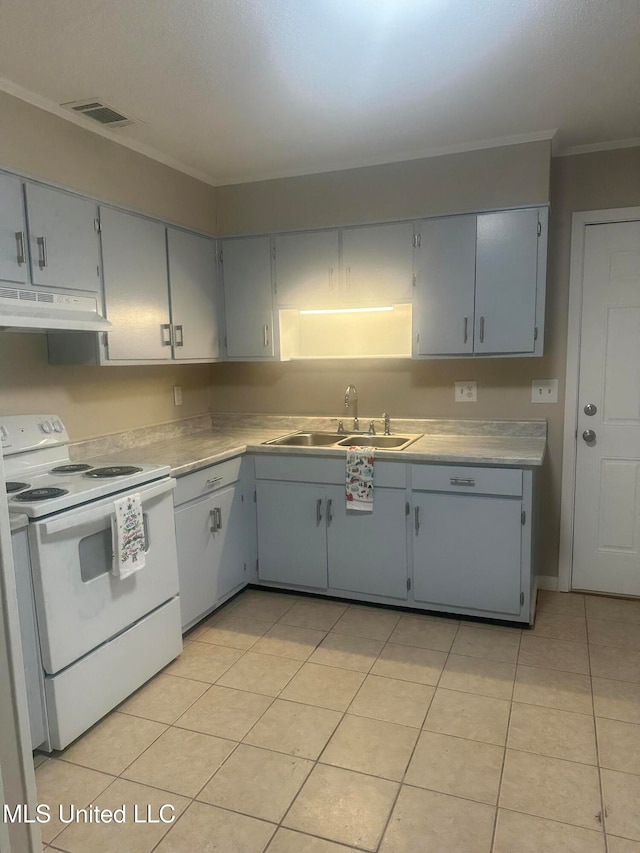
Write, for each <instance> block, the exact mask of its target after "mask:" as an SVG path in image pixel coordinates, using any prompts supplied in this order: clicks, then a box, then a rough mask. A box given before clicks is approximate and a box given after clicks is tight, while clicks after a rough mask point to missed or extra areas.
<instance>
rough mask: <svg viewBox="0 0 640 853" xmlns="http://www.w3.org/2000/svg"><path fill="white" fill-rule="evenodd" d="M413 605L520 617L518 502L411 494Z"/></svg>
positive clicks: (520, 530) (475, 497)
mask: <svg viewBox="0 0 640 853" xmlns="http://www.w3.org/2000/svg"><path fill="white" fill-rule="evenodd" d="M413 499H414V535H413V577H414V595H415V599H416V601H423V602H426V603H430V604H437V605H439V606H443V607H447V606H449V607H455V608H465V609H468V610H472V611H473V610H479V611H488V612H493V613H505V614H509V615H513V616H515V615H519V614H520V593H521V589H522V587H521V542H522V523H521V512H522V503H521V501H520V500H519V499H514V498H502V497H492V496H485V497H480V496H476V495H458V494H445V493H431V492H424V493H420V492H414V496H413Z"/></svg>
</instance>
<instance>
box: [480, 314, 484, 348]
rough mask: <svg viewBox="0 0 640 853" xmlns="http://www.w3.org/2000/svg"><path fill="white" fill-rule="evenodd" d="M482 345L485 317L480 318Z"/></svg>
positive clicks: (482, 341)
mask: <svg viewBox="0 0 640 853" xmlns="http://www.w3.org/2000/svg"><path fill="white" fill-rule="evenodd" d="M480 343H484V317H480Z"/></svg>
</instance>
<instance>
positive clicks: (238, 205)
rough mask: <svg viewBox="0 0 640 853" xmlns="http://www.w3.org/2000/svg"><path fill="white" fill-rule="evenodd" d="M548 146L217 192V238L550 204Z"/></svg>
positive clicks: (531, 145) (528, 145)
mask: <svg viewBox="0 0 640 853" xmlns="http://www.w3.org/2000/svg"><path fill="white" fill-rule="evenodd" d="M549 156H550V143H549V142H544V141H543V142H530V143H526V144H522V145H510V146H504V147H501V148H486V149H483V150H480V151H468V152H465V153H463V154H450V155H447V156H443V157H429V158H426V159H422V160H409V161H407V162H404V163H388V164H387V165H384V166H368V167H366V168H362V169H347V170H345V171H341V172H327V173H325V174H321V175H303V176H301V177H297V178H281V179H279V180H273V181H257V182H255V183H251V184H235V185H233V186H227V187H218V189H217V198H218V206H219V210H218V233H219V234H251V233H263V232H268V231H280V230H281V231H287V230H295V229H297V228H327V227H332V226H336V225H349V224H353V223H361V222H385V221H389V220H393V219H412V218H414V217H416V218H418V217H421V216H437V215H438V214H447V213H464V212H466V211H476V210H482V209H491V208H501V207H517V206H518V205H528V204H546V203H547V202H548V201H549Z"/></svg>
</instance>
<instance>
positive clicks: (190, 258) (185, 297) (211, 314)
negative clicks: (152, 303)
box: [167, 228, 220, 361]
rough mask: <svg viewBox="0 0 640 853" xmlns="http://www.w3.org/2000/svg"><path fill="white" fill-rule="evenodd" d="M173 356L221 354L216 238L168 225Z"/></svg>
mask: <svg viewBox="0 0 640 853" xmlns="http://www.w3.org/2000/svg"><path fill="white" fill-rule="evenodd" d="M167 256H168V259H169V285H170V291H171V322H172V325H173V344H174V347H173V350H174V358H175V359H178V360H184V359H189V360H197V359H206V360H208V361H211V360H214V359H217V358H219V356H220V335H219V324H218V293H217V284H216V245H215V241H214V240H211V239H209V238H207V237H201V236H200V235H198V234H191V233H189V232H187V231H179V230H178V229H177V228H167Z"/></svg>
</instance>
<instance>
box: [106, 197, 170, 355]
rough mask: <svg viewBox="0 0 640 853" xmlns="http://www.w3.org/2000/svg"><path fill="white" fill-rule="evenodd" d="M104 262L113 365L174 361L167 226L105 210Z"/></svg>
mask: <svg viewBox="0 0 640 853" xmlns="http://www.w3.org/2000/svg"><path fill="white" fill-rule="evenodd" d="M100 221H101V225H102V259H103V264H104V297H105V308H106V313H107V318H108V319H109V320H110V322H111V323H112V324H113V329H112V331H110V332H108V333H107V334H108V359H109V361H110V362H111V361H141V360H142V361H167V360H169V359H170V358H171V343H172V330H171V321H170V317H169V288H168V282H167V251H166V239H165V227H164V225H163V224H162V223H161V222H153V221H152V220H149V219H143V218H142V217H140V216H134V215H133V214H131V213H124V212H123V211H121V210H113V209H112V208H109V207H106V208H102V209H101V211H100Z"/></svg>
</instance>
